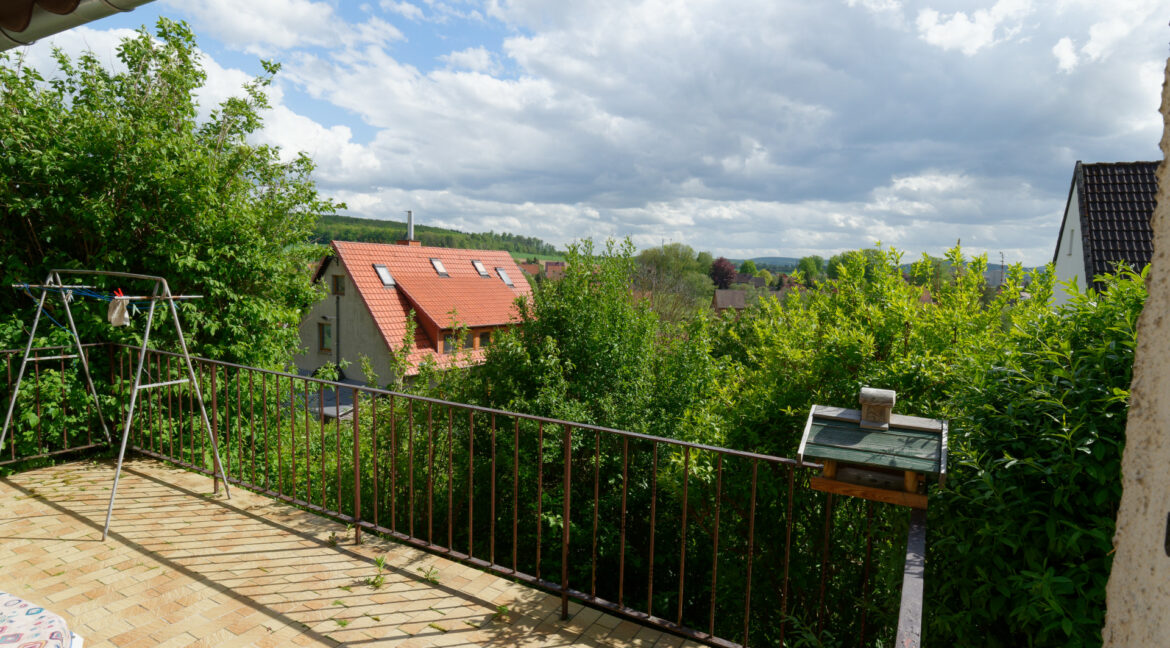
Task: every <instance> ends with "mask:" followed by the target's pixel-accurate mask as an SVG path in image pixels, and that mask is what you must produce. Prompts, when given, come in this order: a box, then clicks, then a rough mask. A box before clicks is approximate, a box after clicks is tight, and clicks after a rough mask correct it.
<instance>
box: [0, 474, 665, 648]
mask: <svg viewBox="0 0 1170 648" xmlns="http://www.w3.org/2000/svg"><path fill="white" fill-rule="evenodd" d="M112 476H113V467H112V465H111V464H109V463H97V462H76V463H71V464H62V465H59V466H53V467H49V468H42V469H38V470H30V471H27V472H24V473H19V474H16V475H13V476H11V477H7V478H4V479H2V480H0V502H4V506H0V526H4V527H5V529H6V530H7V531H9V533H7V535H11V536H19V537H20V538H22V539H21V540H11V541H6V542H5V543H3V544H0V590H4V591H10V592H14V593H19V594H20V595H21V596H22V597H24V598H27V599H29V600H31V601H34V602H38V603H41V604H44V605H46V606H47V607H48V608H49V609H52V610H53V611H55V612H57V613H59V614H61V615H62V616H63V617H64V618H65V619H66V621H67V622H68V623H69V624H70V627H71V628H73V629H74V630H75V631H79V634H81V635H82V636H83V637H84V638H85V640H86V645H87V646H92V647H94V648H97V647H108V646H118V647H120V648H121V647H124V648H147V647H148V646H149V647H159V646H162V647H165V648H172V647H178V646H195V647H202V646H208V647H211V646H215V647H216V648H234V647H236V646H259V647H261V648H268V647H275V646H313V647H317V646H338V645H355V646H362V647H363V648H366V647H370V648H378V647H382V646H386V647H390V646H393V647H395V648H427V647H430V646H434V647H439V646H467V647H469V648H476V647H481V646H542V647H552V646H632V645H645V646H649V645H651V644H653V643H654V642H655V641H657V642H658V643H657V644H656V645H662V646H677V645H680V644H679V643H678V642H676V641H673V639H671V638H670V637H669V635H662V634H661V633H659V632H657V631H652V630H650V629H648V628H641V627H640V626H637V625H635V624H630V623H629V622H624V621H621V620H620V619H618V618H616V617H612V616H610V615H606V614H603V613H601V612H599V611H598V610H595V609H592V608H587V607H582V606H580V605H578V604H577V603H575V602H574V603H571V604H570V612H571V615H572V618H571V619H570V620H569V621H568V622H561V621H559V611H560V599H559V597H557V596H555V595H552V594H548V593H545V592H540V591H538V590H534V589H530V588H527V587H524V586H522V585H518V584H516V583H513V582H510V581H507V580H505V579H502V578H499V577H497V576H495V575H493V574H488V573H485V572H481V571H479V570H477V569H475V568H473V567H469V566H466V565H461V564H459V563H455V562H452V561H449V560H446V559H444V558H442V557H440V556H436V555H433V554H429V553H426V552H423V551H420V550H418V549H415V548H411V547H406V546H402V545H397V544H395V543H393V542H391V541H389V540H386V539H384V538H376V537H367V542H366V544H364V545H362V546H356V545H354V544H353V542H352V540H353V538H352V533H348V534H347V532H346V530H345V528H344V526H343V525H341V524H337V523H334V522H331V521H329V520H326V519H324V518H320V517H318V516H315V515H312V514H310V513H307V512H304V511H300V510H297V509H295V508H292V507H289V506H285V505H283V504H280V503H277V502H273V501H272V500H269V499H266V498H263V497H260V496H258V495H255V494H252V493H248V492H246V491H244V490H243V489H240V488H233V489H232V499H231V500H227V499H225V498H223V496H222V492H221V494H220V495H218V496H214V497H208V496H204V495H207V494H209V493H211V485H210V484H209V483H208V482H209V480H208V479H207V478H206V477H204V476H201V475H197V474H194V473H189V472H186V471H183V470H178V469H175V468H171V467H168V466H166V465H165V464H162V463H159V462H156V461H152V460H137V459H135V460H130V461H127V463H126V467H125V469H124V470H123V473H122V479H121V482H120V483H119V487H118V502H117V506H116V508H115V512H114V517H113V521H112V524H111V535H110V539H109V540H108V541H107V542H105V543H102V542H101V541H100V538H101V533H100V529H101V525H102V524H104V522H105V513H106V503H107V501H108V500H107V497H108V493H109V485H110V481H111V479H112ZM400 522H402V521H400ZM385 523H386V522H383V524H385ZM417 525H418V521H417V520H416V531H419V530H420V529H419V528H417ZM402 526H404V525H401V524H400V527H402ZM331 534H335V535H336V536H337V537H339V538H341V542H340V543H339V544H338V545H337V546H330V545H329V543H328V542H327V539H328V538H329V536H330V535H331ZM376 556H385V557H386V564H387V566H388V567H389V569H388V570H387V571H386V572H385V576H386V578H385V582H384V584H383V585H382V587H380V588H379V589H377V590H375V589H373V588H371V587H369V586H368V585H366V584H365V579H366V578H368V577H369V576H371V575H373V574H374V573H375V571H376V570H375V568H374V565H373V560H374V557H376ZM428 569H434V570H436V572H437V574H438V579H439V584H438V586H436V585H434V584H432V583H430V582H428V581H427V580H426V579H425V578H423V576H422V574H423V572H426V571H427V570H428ZM335 601H338V602H340V603H341V605H335V604H334V602H335ZM497 605H507V606H508V608H509V613H508V615H507V616H506V617H503V618H498V619H497V618H494V613H495V610H496V606H497ZM339 620H340V621H343V622H344V623H345V625H342V624H341V623H338V621H339ZM432 624H433V625H432ZM436 626H437V627H436ZM440 628H441V629H440ZM643 630H645V631H646V632H642V631H643Z"/></svg>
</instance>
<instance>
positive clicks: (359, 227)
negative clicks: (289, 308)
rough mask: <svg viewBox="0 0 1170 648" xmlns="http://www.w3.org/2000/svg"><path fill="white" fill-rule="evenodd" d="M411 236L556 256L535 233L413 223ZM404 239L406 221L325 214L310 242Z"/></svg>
mask: <svg viewBox="0 0 1170 648" xmlns="http://www.w3.org/2000/svg"><path fill="white" fill-rule="evenodd" d="M414 237H415V238H416V239H418V240H420V241H422V244H423V245H433V246H436V247H450V248H469V249H479V250H507V251H508V252H516V253H520V254H533V255H556V254H557V249H556V246H554V245H552V244H550V243H545V242H544V241H542V240H540V239H539V238H536V237H534V236H522V235H520V234H509V233H507V232H460V231H459V230H453V229H446V228H443V227H433V226H430V225H418V224H416V225H415V226H414ZM404 238H406V223H403V222H399V221H388V220H375V219H371V218H358V217H355V216H337V215H332V214H329V215H325V216H322V217H321V219H320V220H318V221H317V225H316V227H315V228H314V230H313V239H312V240H313V242H315V243H324V244H328V243H329V241H335V240H336V241H360V242H363V243H393V242H395V241H398V240H400V239H404Z"/></svg>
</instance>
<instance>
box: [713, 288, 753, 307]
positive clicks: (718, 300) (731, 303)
mask: <svg viewBox="0 0 1170 648" xmlns="http://www.w3.org/2000/svg"><path fill="white" fill-rule="evenodd" d="M711 306H713V307H714V308H715V309H716V310H723V309H725V308H734V309H736V310H743V309H744V308H745V307H746V306H747V291H746V290H730V289H727V290H719V289H717V290H716V291H715V298H714V299H712V300H711Z"/></svg>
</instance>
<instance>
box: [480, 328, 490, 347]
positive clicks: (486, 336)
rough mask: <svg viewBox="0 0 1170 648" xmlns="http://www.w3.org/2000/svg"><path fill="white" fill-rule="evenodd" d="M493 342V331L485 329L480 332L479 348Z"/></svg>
mask: <svg viewBox="0 0 1170 648" xmlns="http://www.w3.org/2000/svg"><path fill="white" fill-rule="evenodd" d="M491 343H492V332H491V331H484V332H483V333H480V334H479V348H481V349H485V348H487V347H488V346H489V345H491Z"/></svg>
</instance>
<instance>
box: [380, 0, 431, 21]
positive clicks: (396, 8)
mask: <svg viewBox="0 0 1170 648" xmlns="http://www.w3.org/2000/svg"><path fill="white" fill-rule="evenodd" d="M380 6H381V7H382V8H383V9H385V10H386V11H390V12H393V13H396V14H398V15H400V16H402V17H403V18H406V19H408V20H422V19H423V12H422V9H419V8H418V5H413V4H411V3H409V2H394V1H393V0H382V2H381V3H380Z"/></svg>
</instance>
